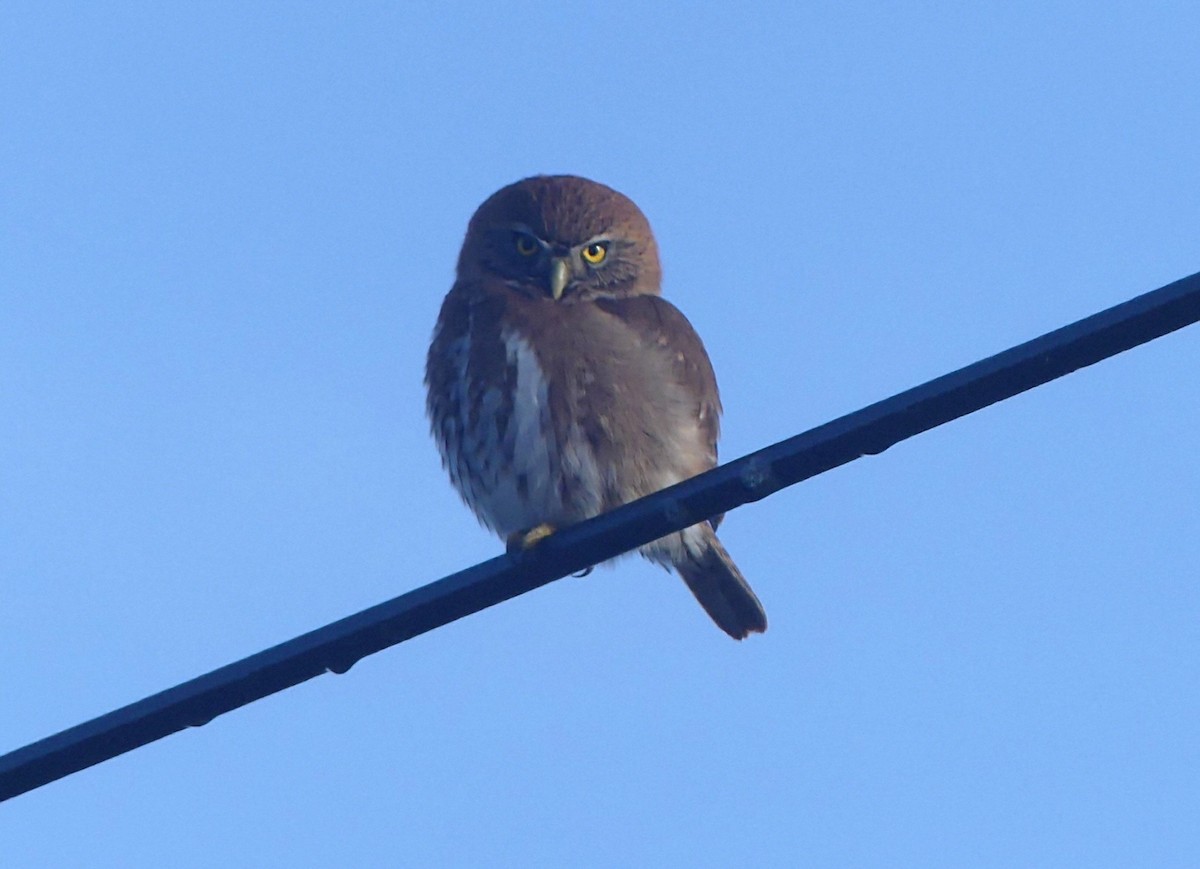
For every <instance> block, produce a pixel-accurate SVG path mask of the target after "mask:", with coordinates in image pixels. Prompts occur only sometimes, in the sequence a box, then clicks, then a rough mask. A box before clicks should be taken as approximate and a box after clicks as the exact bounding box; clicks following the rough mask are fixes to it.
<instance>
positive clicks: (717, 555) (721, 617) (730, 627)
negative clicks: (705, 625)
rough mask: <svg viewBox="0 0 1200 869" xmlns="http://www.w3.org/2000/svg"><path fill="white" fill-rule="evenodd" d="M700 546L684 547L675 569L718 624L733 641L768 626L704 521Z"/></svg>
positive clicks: (730, 560)
mask: <svg viewBox="0 0 1200 869" xmlns="http://www.w3.org/2000/svg"><path fill="white" fill-rule="evenodd" d="M697 527H699V528H702V529H703V537H704V539H703V541H702V543H701V545H699V546H684V547H682V549H683V552H682V553H680V556H681V557H679V558H678V560H675V561H674V565H675V569H676V570H678V571H679V575H680V576H681V577H683V581H684V582H686V583H687V587H688V588H690V589H691V590H692V594H694V595H695V596H696V600H698V601H700V606H702V607H704V611H705V612H706V613H708V614H709V616H710V617H711V618H712V620H713V621H714V622H716V623H717V627H719V628H720V629H721V630H723V631H724V632H725V633H727V634H729V636H731V637H733V638H734V639H735V640H744V639H745V638H746V637H747V636H748V635H749V634H750V633H752V632H753V633H762V632H763V631H765V630H766V629H767V613H766V611H765V610H763V606H762V604H761V603H759V601H758V597H757V596H756V595H755V594H754V591H753V589H751V588H750V583H748V582H746V577H744V576H742V572H741V571H740V570H738V568H737V565H736V564H734V563H733V559H732V558H730V557H729V553H728V552H726V551H725V547H724V546H722V545H721V541H720V540H718V539H717V535H716V534H715V533H713V530H712V529H711V528H710V527H709V526H708V524H707V523H705V524H704V525H702V526H697Z"/></svg>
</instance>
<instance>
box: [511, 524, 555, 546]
mask: <svg viewBox="0 0 1200 869" xmlns="http://www.w3.org/2000/svg"><path fill="white" fill-rule="evenodd" d="M553 533H554V526H553V525H548V524H546V523H545V522H543V523H542V524H541V525H535V526H534V527H532V528H530V529H529V530H528V531H516V532H514V533H512V534H509V535H508V539H507V540H506V547H507V549H508V551H509V552H525V551H526V550H528V549H532V548H533V547H535V546H537V545H538V544H539V543H541V542H542V541H543V540H545V539H546V538H547V537H549V536H550V535H551V534H553Z"/></svg>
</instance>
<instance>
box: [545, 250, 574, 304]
mask: <svg viewBox="0 0 1200 869" xmlns="http://www.w3.org/2000/svg"><path fill="white" fill-rule="evenodd" d="M570 281H571V264H570V263H569V262H567V260H566V258H565V257H560V256H556V257H554V259H552V260H550V295H551V296H553V297H554V301H556V302H557V301H558V300H559V299H561V298H562V294H563V290H565V289H566V288H567V284H568V283H570Z"/></svg>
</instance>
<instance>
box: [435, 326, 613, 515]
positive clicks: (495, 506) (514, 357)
mask: <svg viewBox="0 0 1200 869" xmlns="http://www.w3.org/2000/svg"><path fill="white" fill-rule="evenodd" d="M483 340H487V337H486V336H484V335H481V334H478V333H475V334H473V330H471V329H468V330H467V333H466V334H464V335H463V336H461V337H459V338H457V339H456V340H454V341H452V342H450V343H449V344H448V345H446V351H447V352H446V355H445V358H444V360H443V364H445V365H447V366H448V372H447V373H448V375H449V377H448V380H449V385H450V387H451V388H450V390H449V395H448V396H447V397H448V399H449V400H448V401H447V402H446V403H445V405H444V407H443V408H441V409H440V410H437V409H435V410H434V411H433V413H434V419H433V423H434V426H433V428H434V435H435V439H436V441H437V444H438V448H439V450H440V451H441V454H442V461H443V464H444V465H445V466H446V469H447V471H448V472H449V474H450V479H451V481H452V482H453V484H454V487H455V488H456V489H457V490H458V492H459V494H460V495H461V496H462V498H463V500H464V501H465V502H466V503H467V505H468V506H469V507H470V508H471V509H472V510H473V511H474V512H475V515H476V516H477V517H479V520H480V521H481V522H482V523H483V524H484V525H486V526H487V527H488V528H490V529H491V530H492V531H494V532H495V533H496V534H498V535H500V536H502V537H507V536H508V535H510V534H514V533H516V532H520V531H526V530H528V529H530V528H533V527H534V526H536V525H539V524H541V523H543V522H548V523H550V524H551V525H554V526H556V527H561V526H564V525H569V524H572V523H574V522H578V521H580V520H581V519H584V518H587V517H588V516H594V515H596V514H597V513H599V512H600V508H601V504H602V500H603V498H602V493H601V487H602V474H601V471H600V468H599V467H598V465H597V461H596V456H595V454H594V452H593V450H592V449H591V448H590V446H589V445H588V444H587V442H586V439H585V438H584V437H583V436H582V434H581V433H580V432H579V428H578V425H577V424H575V423H574V421H566V423H567V424H566V425H565V426H556V424H555V420H554V419H553V417H552V414H551V410H550V387H549V383H548V381H547V378H546V375H545V372H544V370H543V368H542V366H541V365H540V364H539V362H538V359H537V356H536V355H535V353H534V351H533V348H532V347H531V346H530V344H529V342H528V341H527V340H526V339H524V338H522V337H521V336H520V335H518V334H517V333H516V332H514V331H510V330H506V331H502V332H501V333H500V335H499V340H500V342H501V344H502V347H503V355H502V357H501V358H502V360H503V364H502V365H501V366H499V367H496V366H484V365H482V364H478V359H479V356H480V354H477V353H473V352H472V346H471V342H472V341H483ZM492 340H493V341H494V340H495V336H494V335H493V336H492ZM439 417H440V418H439Z"/></svg>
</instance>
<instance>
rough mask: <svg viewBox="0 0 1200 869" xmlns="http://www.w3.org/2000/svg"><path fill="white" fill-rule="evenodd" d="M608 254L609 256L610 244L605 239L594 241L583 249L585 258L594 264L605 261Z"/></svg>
mask: <svg viewBox="0 0 1200 869" xmlns="http://www.w3.org/2000/svg"><path fill="white" fill-rule="evenodd" d="M606 256H608V244H607V243H606V242H603V241H594V242H592V243H591V244H589V245H588V246H587V247H585V248H584V249H583V258H584V259H585V260H587V261H588V262H590V263H591V264H592V265H594V266H596V265H600V263H602V262H604V258H605V257H606Z"/></svg>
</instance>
